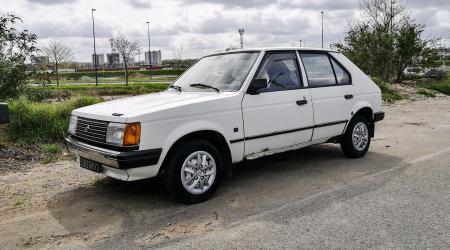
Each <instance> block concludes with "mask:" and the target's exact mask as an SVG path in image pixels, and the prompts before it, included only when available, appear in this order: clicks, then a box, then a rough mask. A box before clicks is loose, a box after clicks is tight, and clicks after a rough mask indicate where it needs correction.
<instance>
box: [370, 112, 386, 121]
mask: <svg viewBox="0 0 450 250" xmlns="http://www.w3.org/2000/svg"><path fill="white" fill-rule="evenodd" d="M383 119H384V112H383V111H380V112H376V113H374V114H373V121H374V122H379V121H381V120H383Z"/></svg>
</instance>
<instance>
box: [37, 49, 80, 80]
mask: <svg viewBox="0 0 450 250" xmlns="http://www.w3.org/2000/svg"><path fill="white" fill-rule="evenodd" d="M42 51H43V52H44V53H45V55H47V56H48V60H49V62H50V63H51V64H53V65H54V66H55V71H56V86H59V72H58V71H59V66H60V65H61V64H64V63H69V62H70V61H72V59H73V53H72V50H71V49H70V48H68V47H67V46H66V45H65V44H64V43H61V42H58V41H52V42H50V43H49V44H48V45H47V46H46V47H44V48H43V49H42Z"/></svg>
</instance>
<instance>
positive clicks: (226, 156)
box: [159, 129, 232, 174]
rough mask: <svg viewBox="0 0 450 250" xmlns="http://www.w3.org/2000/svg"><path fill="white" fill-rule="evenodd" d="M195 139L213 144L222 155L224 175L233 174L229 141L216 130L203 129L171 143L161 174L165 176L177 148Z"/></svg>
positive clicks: (186, 134) (160, 170)
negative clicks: (171, 156)
mask: <svg viewBox="0 0 450 250" xmlns="http://www.w3.org/2000/svg"><path fill="white" fill-rule="evenodd" d="M194 139H203V140H206V141H208V142H210V143H211V144H213V145H214V146H215V147H217V150H218V151H219V152H221V153H222V157H223V167H224V169H223V171H224V174H230V173H231V168H232V167H231V165H232V164H231V162H232V160H231V159H232V158H231V150H230V146H229V145H228V143H227V140H226V139H225V136H224V135H223V134H222V133H221V132H219V131H217V130H214V129H202V130H197V131H191V132H187V133H185V134H184V135H182V136H179V137H178V138H177V139H176V140H175V141H174V142H173V143H171V145H170V147H169V149H168V150H167V153H166V154H165V156H164V159H163V162H162V164H161V167H160V169H159V174H163V173H164V171H165V169H166V165H167V164H166V163H167V160H168V158H169V157H170V155H171V154H172V153H173V152H174V150H175V149H176V147H177V146H178V145H180V144H181V143H183V142H185V141H189V140H194Z"/></svg>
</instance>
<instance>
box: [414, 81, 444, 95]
mask: <svg viewBox="0 0 450 250" xmlns="http://www.w3.org/2000/svg"><path fill="white" fill-rule="evenodd" d="M419 86H420V87H422V88H426V89H430V90H435V91H438V92H441V93H442V94H445V95H450V77H447V79H443V80H441V81H434V82H423V83H421V84H420V85H419Z"/></svg>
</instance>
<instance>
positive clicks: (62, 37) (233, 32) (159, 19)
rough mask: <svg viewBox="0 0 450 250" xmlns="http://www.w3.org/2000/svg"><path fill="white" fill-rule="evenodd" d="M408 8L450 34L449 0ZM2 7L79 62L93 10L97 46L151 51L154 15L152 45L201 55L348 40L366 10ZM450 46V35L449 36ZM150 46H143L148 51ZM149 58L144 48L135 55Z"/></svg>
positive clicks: (117, 4) (320, 5) (231, 0)
mask: <svg viewBox="0 0 450 250" xmlns="http://www.w3.org/2000/svg"><path fill="white" fill-rule="evenodd" d="M402 3H403V4H404V5H406V6H407V8H408V11H409V14H410V15H411V16H412V17H413V18H414V19H415V20H416V22H418V23H422V24H425V25H426V27H425V36H426V37H430V38H437V37H442V38H450V0H403V1H402ZM0 6H2V7H1V8H0V14H14V15H17V16H19V17H21V18H22V20H23V23H22V24H20V26H21V27H20V28H24V29H28V30H29V31H31V32H32V33H35V34H36V35H37V36H38V46H40V47H42V46H45V45H46V44H48V43H49V42H50V41H54V40H57V41H60V42H63V43H64V44H66V45H67V46H68V47H70V48H71V49H72V51H73V53H74V55H75V61H85V62H87V61H90V58H91V57H90V55H91V54H92V53H93V38H92V16H91V9H93V8H94V9H96V11H95V12H94V18H95V32H96V45H97V53H104V54H106V53H109V52H110V50H111V47H110V44H109V38H110V37H111V36H112V35H115V34H117V33H119V32H122V33H124V34H126V35H127V36H128V37H129V38H130V39H131V40H136V41H138V42H139V44H140V45H141V47H142V51H147V50H148V40H147V24H146V22H147V21H149V22H150V38H151V48H152V50H161V51H162V57H163V59H168V58H174V57H177V53H178V52H179V51H181V57H182V58H197V57H201V56H203V55H205V54H208V53H212V52H216V51H222V50H224V49H226V48H229V47H239V33H238V31H237V30H238V29H239V28H244V29H245V33H244V47H246V48H250V47H268V46H283V47H285V46H299V44H300V42H299V40H302V41H303V42H304V45H305V46H307V47H321V15H320V12H321V11H324V43H325V46H327V47H328V46H329V44H330V43H334V42H339V41H342V40H343V39H344V37H345V32H346V30H347V29H348V25H349V24H351V23H354V22H355V21H356V20H357V19H358V18H359V17H360V11H359V0H209V1H206V0H151V1H150V0H0ZM445 43H446V45H447V46H450V43H449V41H448V40H447V41H446V42H445ZM142 53H143V52H142ZM136 59H137V60H139V59H141V60H143V55H141V56H140V58H139V57H136Z"/></svg>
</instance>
